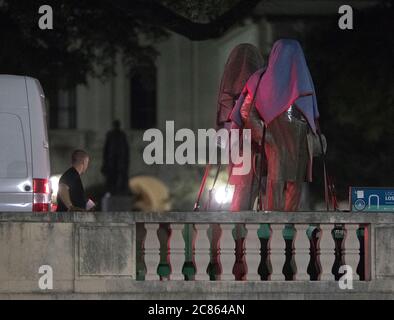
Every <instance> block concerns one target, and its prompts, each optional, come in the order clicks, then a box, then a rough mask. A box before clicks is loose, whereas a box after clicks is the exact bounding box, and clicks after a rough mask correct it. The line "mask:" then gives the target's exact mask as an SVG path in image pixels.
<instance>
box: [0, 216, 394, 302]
mask: <svg viewBox="0 0 394 320" xmlns="http://www.w3.org/2000/svg"><path fill="white" fill-rule="evenodd" d="M393 248H394V215H393V214H391V213H343V212H294V213H284V212H269V213H268V212H259V213H257V212H242V213H228V212H188V213H183V212H177V213H148V214H146V213H134V212H119V213H117V212H111V213H56V214H35V213H0V298H13V297H34V298H35V297H37V298H53V297H55V298H63V297H65V298H77V297H87V298H89V297H92V298H93V297H107V298H119V297H122V298H131V299H135V298H144V299H158V298H159V299H160V298H164V299H171V298H176V299H181V298H182V299H184V298H190V299H195V298H198V299H205V298H207V299H209V298H211V299H214V298H234V299H242V298H246V299H262V298H332V297H336V298H393V297H394V253H393V252H394V250H393ZM43 265H48V266H50V267H51V269H52V270H53V289H52V290H42V289H40V288H39V285H38V283H39V279H40V277H42V274H40V273H39V268H40V266H43ZM342 265H347V266H349V267H350V268H351V270H352V271H353V274H352V275H353V279H354V284H353V289H352V290H342V289H340V287H339V285H338V280H339V279H340V278H341V277H342V276H343V274H344V271H343V270H342V269H341V266H342ZM348 272H349V271H348Z"/></svg>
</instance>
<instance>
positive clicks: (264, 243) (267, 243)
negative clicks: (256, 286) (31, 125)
mask: <svg viewBox="0 0 394 320" xmlns="http://www.w3.org/2000/svg"><path fill="white" fill-rule="evenodd" d="M257 236H258V237H259V240H260V257H261V259H260V264H259V268H258V273H259V275H260V279H261V280H271V274H272V264H271V236H272V229H271V226H270V225H269V224H260V228H259V229H258V230H257Z"/></svg>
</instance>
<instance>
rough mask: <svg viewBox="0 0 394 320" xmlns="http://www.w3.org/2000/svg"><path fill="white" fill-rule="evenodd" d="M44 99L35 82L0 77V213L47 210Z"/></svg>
mask: <svg viewBox="0 0 394 320" xmlns="http://www.w3.org/2000/svg"><path fill="white" fill-rule="evenodd" d="M49 177H50V163H49V146H48V133H47V125H46V111H45V96H44V92H43V91H42V88H41V85H40V83H39V81H38V80H36V79H33V78H29V77H23V76H12V75H0V212H7V211H36V212H45V211H50V186H49Z"/></svg>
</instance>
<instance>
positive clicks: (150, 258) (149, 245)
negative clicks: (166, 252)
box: [145, 223, 160, 280]
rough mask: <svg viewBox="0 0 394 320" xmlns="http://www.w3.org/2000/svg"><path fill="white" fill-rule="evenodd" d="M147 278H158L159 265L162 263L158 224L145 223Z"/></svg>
mask: <svg viewBox="0 0 394 320" xmlns="http://www.w3.org/2000/svg"><path fill="white" fill-rule="evenodd" d="M145 228H146V240H145V263H146V275H145V280H157V265H158V264H159V263H160V242H159V239H158V237H157V228H159V225H158V224H150V223H148V224H147V223H145Z"/></svg>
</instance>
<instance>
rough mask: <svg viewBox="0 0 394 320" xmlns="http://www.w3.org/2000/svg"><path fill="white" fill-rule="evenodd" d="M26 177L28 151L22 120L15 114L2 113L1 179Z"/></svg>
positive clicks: (0, 143)
mask: <svg viewBox="0 0 394 320" xmlns="http://www.w3.org/2000/svg"><path fill="white" fill-rule="evenodd" d="M26 177H27V164H26V151H25V140H24V137H23V131H22V123H21V120H20V118H19V117H18V116H16V115H14V114H10V113H2V112H0V179H1V178H3V179H7V178H10V179H13V178H26Z"/></svg>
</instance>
